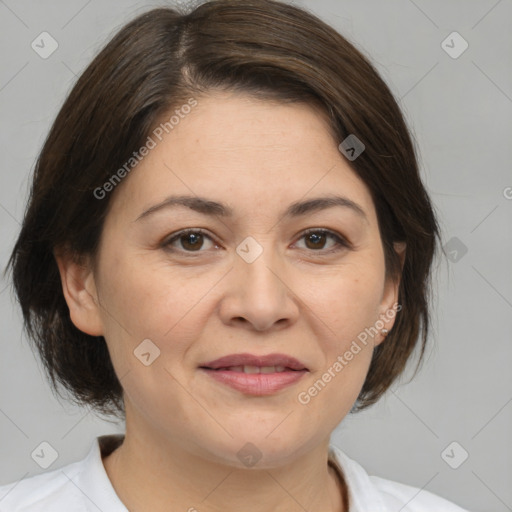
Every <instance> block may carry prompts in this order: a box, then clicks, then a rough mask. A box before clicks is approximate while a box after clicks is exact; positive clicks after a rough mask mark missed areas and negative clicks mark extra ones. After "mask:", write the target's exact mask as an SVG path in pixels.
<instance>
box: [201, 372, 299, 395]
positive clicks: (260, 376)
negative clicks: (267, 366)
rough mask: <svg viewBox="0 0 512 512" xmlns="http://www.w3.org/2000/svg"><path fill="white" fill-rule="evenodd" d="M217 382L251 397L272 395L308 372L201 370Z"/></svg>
mask: <svg viewBox="0 0 512 512" xmlns="http://www.w3.org/2000/svg"><path fill="white" fill-rule="evenodd" d="M201 371H203V372H205V373H206V374H207V375H209V376H210V377H212V378H214V379H215V380H217V381H219V382H222V383H223V384H227V385H228V386H231V387H232V388H234V389H236V390H238V391H241V392H242V393H246V394H249V395H271V394H272V393H275V392H277V391H279V390H281V389H283V388H285V387H287V386H290V385H292V384H293V383H295V382H297V381H298V380H299V379H301V378H302V376H303V375H305V374H306V373H308V371H307V370H289V371H284V372H276V373H243V372H234V371H231V370H212V369H208V368H201Z"/></svg>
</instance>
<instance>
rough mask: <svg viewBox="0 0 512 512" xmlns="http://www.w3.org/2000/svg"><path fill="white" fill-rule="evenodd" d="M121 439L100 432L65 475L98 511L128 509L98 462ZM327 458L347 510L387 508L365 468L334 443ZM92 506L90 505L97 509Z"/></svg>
mask: <svg viewBox="0 0 512 512" xmlns="http://www.w3.org/2000/svg"><path fill="white" fill-rule="evenodd" d="M123 439H124V435H123V434H114V435H104V436H100V437H98V438H96V441H95V442H94V444H93V446H92V447H91V449H90V451H89V453H88V455H87V457H86V458H85V459H84V460H83V464H82V465H81V469H82V470H81V471H80V472H78V473H76V474H75V475H69V474H68V475H67V476H68V477H69V478H70V479H71V480H72V481H73V483H74V484H75V485H76V486H77V487H78V488H79V489H80V490H81V491H82V492H83V493H84V494H85V496H87V497H88V499H89V500H90V501H91V502H92V503H94V505H96V507H97V508H99V509H100V510H108V511H109V512H128V509H127V508H126V507H125V505H124V504H123V503H122V502H121V500H120V499H119V497H118V496H117V494H116V492H115V490H114V487H113V486H112V483H111V482H110V480H109V478H108V475H107V472H106V471H105V466H104V465H103V461H102V454H104V455H105V454H108V453H110V452H112V451H113V450H114V449H115V448H117V446H119V445H120V444H121V443H122V441H123ZM328 457H329V460H330V461H332V463H333V464H335V465H336V467H337V468H338V470H339V471H340V472H341V473H342V475H343V477H344V479H345V482H346V484H347V487H348V492H349V502H350V512H368V510H371V511H372V512H386V511H387V508H386V506H385V504H384V502H383V501H382V497H381V495H380V493H379V492H378V490H377V489H376V488H375V486H374V485H373V484H372V482H371V481H370V478H369V476H368V474H367V473H366V471H365V470H364V469H363V468H362V467H361V466H360V465H359V464H358V463H357V462H356V461H354V460H352V459H351V458H350V457H348V456H347V455H346V454H344V453H343V452H342V451H341V450H340V449H339V448H338V447H337V446H334V445H329V456H328ZM96 507H93V508H94V509H95V510H97V508H96ZM105 507H107V508H105Z"/></svg>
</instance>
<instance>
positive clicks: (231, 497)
mask: <svg viewBox="0 0 512 512" xmlns="http://www.w3.org/2000/svg"><path fill="white" fill-rule="evenodd" d="M327 456H328V440H327V441H326V442H325V443H323V444H322V445H320V446H317V447H316V448H315V449H314V450H312V451H310V452H307V453H306V454H305V455H303V456H301V457H299V458H298V459H296V460H294V461H293V462H291V463H287V464H285V465H283V466H280V467H275V468H271V469H255V468H254V467H253V468H247V469H240V468H236V467H233V466H230V465H226V464H222V462H218V461H213V460H211V459H207V458H202V457H198V456H197V455H196V454H194V453H192V451H188V450H187V449H186V448H184V447H183V446H182V445H181V446H180V443H176V444H173V443H172V440H169V438H168V437H165V438H163V437H162V436H159V435H158V434H157V433H154V432H153V433H151V435H144V434H143V435H141V433H140V432H139V431H137V434H136V435H134V434H133V433H132V431H131V429H130V428H129V424H128V422H127V428H126V435H125V439H124V442H123V444H122V445H121V446H120V447H119V448H117V449H116V450H115V451H113V452H112V453H111V454H110V455H108V456H106V457H105V458H104V459H103V463H104V466H105V470H106V472H107V475H108V477H109V479H110V481H111V482H112V485H113V487H114V489H115V491H116V493H117V495H118V496H119V498H120V499H121V501H122V502H123V503H124V504H125V506H126V507H127V508H128V509H129V510H130V511H131V512H141V511H145V510H151V511H152V512H160V511H162V512H164V511H166V512H167V511H168V510H184V511H188V512H199V511H200V512H221V511H222V512H226V511H231V510H244V512H267V511H268V510H273V511H275V512H285V511H286V512H294V511H297V512H299V511H300V512H303V511H304V510H321V511H325V512H347V511H348V506H347V502H346V494H347V493H346V489H345V485H344V482H343V478H342V476H341V475H340V474H339V473H338V472H337V471H336V470H335V469H334V468H333V467H331V466H330V465H328V459H327Z"/></svg>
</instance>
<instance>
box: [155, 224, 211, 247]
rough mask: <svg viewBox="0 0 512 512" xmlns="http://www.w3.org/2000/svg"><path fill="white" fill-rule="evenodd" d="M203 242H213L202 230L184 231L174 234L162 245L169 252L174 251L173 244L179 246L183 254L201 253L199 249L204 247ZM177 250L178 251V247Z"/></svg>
mask: <svg viewBox="0 0 512 512" xmlns="http://www.w3.org/2000/svg"><path fill="white" fill-rule="evenodd" d="M205 240H210V242H213V240H212V238H211V237H210V236H209V235H207V234H206V232H204V231H203V230H202V229H185V230H183V231H180V232H179V233H176V234H175V235H174V236H172V237H171V238H169V239H168V240H166V241H165V242H164V243H163V244H162V245H163V246H164V247H165V248H168V249H170V250H174V249H176V247H175V246H174V244H175V242H178V243H179V244H180V245H181V249H184V250H185V252H202V251H200V249H201V248H202V247H203V246H204V242H205ZM177 249H180V247H178V248H177Z"/></svg>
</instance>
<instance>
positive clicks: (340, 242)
mask: <svg viewBox="0 0 512 512" xmlns="http://www.w3.org/2000/svg"><path fill="white" fill-rule="evenodd" d="M192 233H193V234H201V235H203V236H206V237H207V238H209V239H210V240H211V241H212V242H213V243H216V242H215V240H213V238H212V237H211V236H210V235H209V234H208V233H207V232H206V231H205V230H203V229H201V228H190V229H184V230H182V231H179V232H178V233H176V234H173V235H172V236H171V238H168V239H166V240H165V241H164V242H163V243H162V247H164V248H165V249H166V250H168V251H170V252H182V253H185V254H187V255H189V256H188V257H194V256H195V255H196V254H199V253H201V252H205V251H201V250H199V251H187V250H179V249H175V248H172V247H171V244H172V243H173V242H175V241H176V240H179V239H180V238H181V237H183V236H185V235H189V234H192ZM312 233H316V234H321V235H328V236H330V237H332V238H334V240H335V241H336V246H335V247H334V248H332V249H327V250H322V249H318V250H315V249H310V251H312V252H314V253H319V254H318V255H319V256H323V255H328V254H332V253H335V252H339V251H341V250H342V249H350V248H351V245H350V243H349V242H348V241H347V240H346V239H345V238H343V237H342V236H341V235H339V234H337V233H336V232H334V231H331V230H329V229H323V228H310V229H306V230H305V231H303V232H302V234H301V236H300V238H299V240H300V239H302V238H304V237H305V236H307V235H310V234H312ZM306 250H307V249H306Z"/></svg>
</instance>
